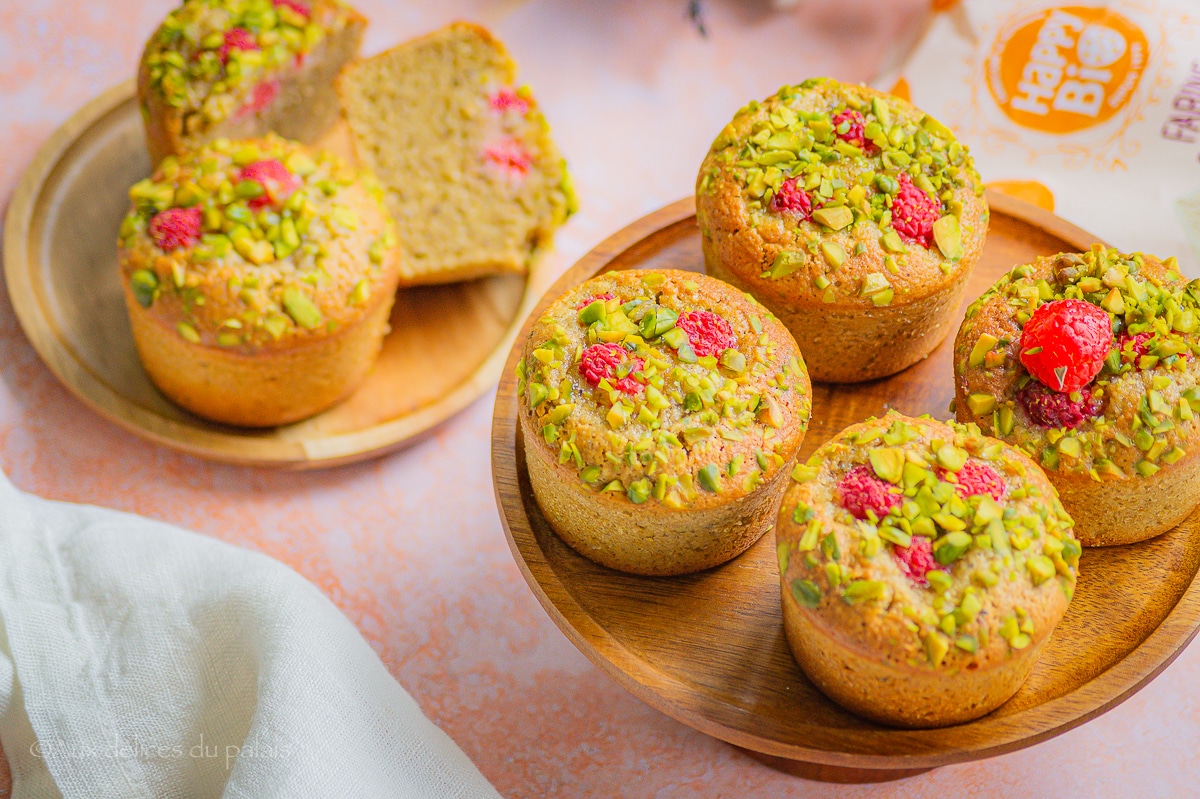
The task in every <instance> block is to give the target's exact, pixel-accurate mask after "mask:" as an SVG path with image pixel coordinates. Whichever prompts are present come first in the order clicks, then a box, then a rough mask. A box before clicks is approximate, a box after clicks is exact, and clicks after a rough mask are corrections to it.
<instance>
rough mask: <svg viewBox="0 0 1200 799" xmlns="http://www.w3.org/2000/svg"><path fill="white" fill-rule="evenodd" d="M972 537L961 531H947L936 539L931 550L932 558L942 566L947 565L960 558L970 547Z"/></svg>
mask: <svg viewBox="0 0 1200 799" xmlns="http://www.w3.org/2000/svg"><path fill="white" fill-rule="evenodd" d="M972 543H973V539H972V538H971V536H969V535H967V534H966V533H964V532H961V531H957V530H956V531H954V532H952V533H947V534H946V535H944V536H942V537H941V539H939V540H938V542H937V545H936V547H935V549H934V550H933V558H934V560H936V561H937V562H938V563H940V564H942V565H943V566H947V565H949V564H951V563H953V562H954V561H956V560H958V559H959V558H961V557H962V556H963V555H964V554H966V551H967V550H968V549H970V547H971V544H972Z"/></svg>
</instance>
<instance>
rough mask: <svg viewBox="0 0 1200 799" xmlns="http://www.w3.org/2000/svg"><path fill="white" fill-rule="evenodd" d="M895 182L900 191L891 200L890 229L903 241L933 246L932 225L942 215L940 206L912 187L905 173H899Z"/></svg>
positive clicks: (937, 202) (934, 200)
mask: <svg viewBox="0 0 1200 799" xmlns="http://www.w3.org/2000/svg"><path fill="white" fill-rule="evenodd" d="M897 182H898V183H899V184H900V190H899V191H897V192H896V196H895V197H894V198H893V199H892V227H894V228H895V229H896V232H897V233H899V234H900V238H902V239H904V240H905V241H909V242H912V243H914V244H920V245H921V246H922V247H931V246H933V223H934V222H936V221H937V220H938V217H939V216H941V214H942V204H941V203H940V202H939V201H938V200H936V199H934V198H933V197H931V196H929V194H927V193H926V192H925V191H924V190H922V189H919V188H917V187H916V186H914V185H913V182H912V178H910V177H909V176H908V173H907V172H901V173H900V177H899V178H898V179H897Z"/></svg>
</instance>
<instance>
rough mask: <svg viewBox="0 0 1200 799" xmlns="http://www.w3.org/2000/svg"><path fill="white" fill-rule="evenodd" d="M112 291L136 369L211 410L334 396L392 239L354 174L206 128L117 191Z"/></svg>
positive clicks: (226, 414)
mask: <svg viewBox="0 0 1200 799" xmlns="http://www.w3.org/2000/svg"><path fill="white" fill-rule="evenodd" d="M129 196H130V198H131V199H132V201H133V209H132V210H131V211H130V212H129V215H128V216H126V217H125V220H124V222H123V223H122V224H121V233H120V242H119V246H120V264H121V277H122V283H123V285H124V293H125V304H126V306H127V308H128V310H129V318H130V322H131V324H132V327H133V338H134V342H135V343H136V344H137V349H138V354H139V355H140V356H141V359H142V364H143V365H144V366H145V368H146V372H147V373H148V374H149V376H150V379H151V380H152V381H153V382H154V384H155V385H157V386H158V387H159V388H160V389H161V390H162V391H163V393H164V394H166V395H167V396H168V397H170V398H171V399H173V400H174V401H175V402H177V403H178V404H180V405H182V406H183V407H185V408H187V409H188V410H190V411H192V412H194V413H196V414H199V415H200V416H204V417H206V418H209V419H212V420H214V421H218V422H224V423H226V424H233V425H243V426H250V427H261V426H268V425H279V424H285V423H287V422H293V421H297V420H299V419H303V418H305V417H308V416H311V415H313V414H315V413H317V412H318V411H321V410H324V409H325V408H327V407H329V406H330V405H332V404H334V403H335V402H337V401H338V400H339V399H341V398H342V397H344V396H345V395H346V394H348V393H349V392H350V391H351V390H352V389H353V388H354V387H355V386H356V385H358V383H359V382H360V381H361V380H362V378H363V377H364V376H365V375H366V373H367V371H368V370H369V369H370V367H371V364H372V363H373V362H374V360H375V357H376V356H377V355H378V354H379V349H380V346H381V344H382V341H383V336H384V334H385V333H386V332H387V322H388V315H389V313H390V311H391V307H392V301H393V299H394V295H395V291H396V284H397V281H398V279H399V277H398V276H399V248H398V243H397V237H396V233H395V228H394V225H393V223H392V220H391V217H389V216H388V213H387V210H386V209H385V208H384V205H383V197H382V191H381V189H380V188H379V186H378V184H377V183H376V182H375V180H374V179H373V178H372V177H371V175H370V174H369V173H366V172H359V171H357V170H353V169H351V168H349V167H348V166H347V165H346V164H345V163H343V162H342V161H341V160H340V159H338V158H336V157H334V156H331V155H328V154H325V153H322V152H313V151H310V150H309V149H308V148H305V147H303V146H302V145H299V144H296V143H294V142H289V141H286V140H284V139H281V138H279V137H276V136H267V137H266V138H263V139H252V140H246V141H238V142H231V141H229V140H226V139H218V140H216V141H214V142H213V143H212V144H210V145H208V146H206V147H202V148H201V149H199V150H196V151H193V152H191V153H189V154H188V155H185V156H183V157H182V158H175V157H174V156H170V157H168V158H166V159H164V160H163V162H162V164H161V165H160V166H159V168H158V170H157V171H156V172H155V173H154V175H153V176H152V177H150V178H147V179H146V180H143V181H141V182H139V183H137V184H135V185H134V186H133V188H131V189H130V190H129Z"/></svg>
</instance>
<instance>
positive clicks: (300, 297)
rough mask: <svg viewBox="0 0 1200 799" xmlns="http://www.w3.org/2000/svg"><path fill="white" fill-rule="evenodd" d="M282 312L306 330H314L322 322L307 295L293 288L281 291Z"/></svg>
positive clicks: (315, 307) (319, 312) (318, 312)
mask: <svg viewBox="0 0 1200 799" xmlns="http://www.w3.org/2000/svg"><path fill="white" fill-rule="evenodd" d="M283 310H285V311H286V312H287V315H288V316H290V317H292V320H293V321H295V323H296V324H298V325H300V326H301V327H303V328H304V329H306V330H315V329H316V328H317V327H318V326H320V324H321V321H322V316H321V311H320V309H318V308H317V306H316V305H314V304H313V301H312V300H311V299H310V298H309V296H308V295H307V294H305V293H304V292H302V291H300V289H298V288H296V287H294V286H289V287H288V288H286V289H284V290H283Z"/></svg>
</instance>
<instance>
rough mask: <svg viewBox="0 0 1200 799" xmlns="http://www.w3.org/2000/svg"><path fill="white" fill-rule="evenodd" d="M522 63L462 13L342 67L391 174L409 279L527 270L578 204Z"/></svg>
mask: <svg viewBox="0 0 1200 799" xmlns="http://www.w3.org/2000/svg"><path fill="white" fill-rule="evenodd" d="M516 71H517V70H516V65H515V64H514V63H513V60H512V59H511V58H510V57H509V55H508V52H507V51H506V50H505V48H504V45H503V44H501V43H500V42H499V41H497V40H496V38H495V37H493V36H492V35H491V34H490V33H488V32H487V31H486V30H484V29H483V28H480V27H478V26H476V25H471V24H467V23H455V24H452V25H449V26H447V27H445V28H442V29H441V30H438V31H436V32H434V33H431V34H429V35H428V36H424V37H422V38H419V39H416V40H414V41H411V42H408V43H407V44H403V45H400V46H399V47H396V48H394V49H392V50H389V51H387V52H385V53H382V54H380V55H377V56H375V57H373V58H369V59H366V60H363V61H359V62H356V63H354V64H351V65H350V66H348V67H347V68H346V69H345V70H343V72H342V74H341V76H340V77H339V79H338V91H339V93H340V94H341V97H342V106H343V111H344V113H345V115H346V118H347V120H348V122H349V124H350V129H351V133H352V136H353V140H354V148H355V151H356V153H357V155H358V158H359V160H360V161H361V162H362V165H363V166H365V167H367V168H369V169H371V170H372V171H373V172H374V173H375V174H376V175H378V176H379V179H380V180H381V181H383V183H384V184H385V185H386V186H387V202H388V207H389V209H390V210H391V212H392V215H393V216H394V217H395V219H396V223H397V225H398V226H399V228H400V231H401V236H400V239H401V241H402V242H403V244H402V246H403V249H404V255H403V258H402V259H401V263H402V275H401V282H402V283H407V284H414V283H447V282H451V281H456V280H464V279H468V278H473V277H478V276H480V275H488V274H496V273H514V272H515V273H522V272H524V271H525V270H526V269H527V267H528V265H529V263H530V262H531V260H532V259H533V257H534V256H535V255H536V254H537V253H538V252H539V251H540V250H542V249H544V248H546V247H547V246H548V245H549V243H550V241H551V239H552V237H553V235H554V231H555V230H556V229H557V228H558V227H559V225H561V224H562V222H563V221H564V220H565V219H566V218H567V216H568V215H570V214H571V213H572V212H573V211H574V205H575V199H574V192H573V191H572V189H571V183H570V179H569V177H568V175H567V171H566V165H565V163H564V162H563V159H562V157H561V156H560V155H559V152H558V148H557V147H555V145H554V142H553V141H552V140H551V139H550V131H549V127H548V126H547V124H546V120H545V118H544V117H543V116H542V113H541V112H540V111H539V110H538V108H537V104H536V103H535V102H534V99H533V95H532V94H531V92H530V91H529V89H528V87H519V88H518V87H517V86H516Z"/></svg>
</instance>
